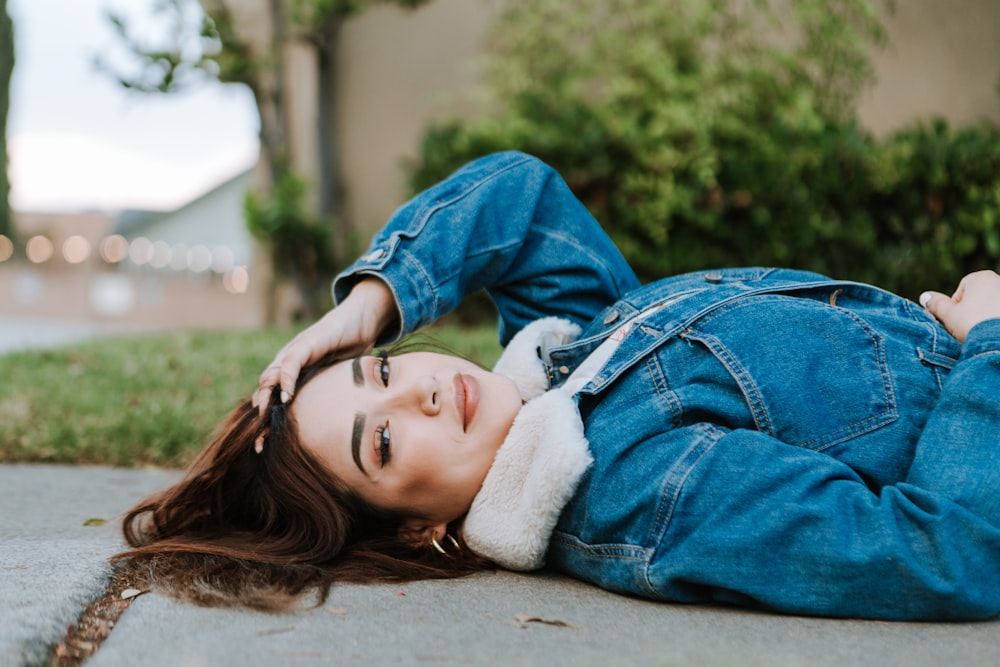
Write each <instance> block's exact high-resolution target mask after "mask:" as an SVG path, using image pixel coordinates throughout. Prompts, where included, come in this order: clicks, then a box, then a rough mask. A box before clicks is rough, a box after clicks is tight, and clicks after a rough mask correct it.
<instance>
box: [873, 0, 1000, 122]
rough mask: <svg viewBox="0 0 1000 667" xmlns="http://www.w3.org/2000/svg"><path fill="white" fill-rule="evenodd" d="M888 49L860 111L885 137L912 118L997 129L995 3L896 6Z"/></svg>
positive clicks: (998, 9) (998, 8) (912, 1)
mask: <svg viewBox="0 0 1000 667" xmlns="http://www.w3.org/2000/svg"><path fill="white" fill-rule="evenodd" d="M896 5H897V7H896V12H895V14H893V15H891V16H889V17H888V18H887V19H886V21H885V25H886V27H887V29H888V31H889V39H890V45H889V46H888V48H886V49H885V50H883V51H880V52H878V53H876V54H875V55H874V57H873V61H874V64H875V68H876V71H877V74H878V83H877V85H876V86H875V88H874V89H872V90H871V91H869V92H868V93H867V94H866V95H864V97H863V98H862V100H861V101H860V105H859V108H858V115H859V117H860V119H861V122H862V123H863V124H864V126H865V127H867V128H869V129H870V130H872V131H873V132H875V133H876V134H885V133H886V132H890V131H892V130H894V129H896V128H898V127H900V126H901V125H904V124H906V123H908V122H910V121H912V120H913V119H915V118H930V117H931V116H943V117H945V118H947V119H948V120H949V121H950V122H951V123H952V124H953V125H967V124H970V123H974V122H978V121H980V120H982V119H989V120H991V121H993V122H994V123H1000V94H998V93H997V83H998V80H1000V2H998V0H897V2H896Z"/></svg>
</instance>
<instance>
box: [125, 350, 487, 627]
mask: <svg viewBox="0 0 1000 667" xmlns="http://www.w3.org/2000/svg"><path fill="white" fill-rule="evenodd" d="M337 361H338V359H337V358H336V357H335V356H332V355H329V356H327V357H325V358H324V359H322V360H321V361H319V362H317V363H316V364H314V365H312V366H310V367H308V368H306V369H304V370H303V372H302V373H301V374H300V377H299V381H298V385H299V387H301V386H302V385H304V384H305V383H307V382H308V381H309V380H310V379H311V378H312V377H314V376H315V375H316V374H318V373H319V372H321V371H322V370H324V369H325V368H328V367H329V366H331V365H332V364H334V363H336V362H337ZM297 431H298V429H297V427H296V424H295V421H294V419H293V417H292V414H291V412H290V411H286V409H285V407H284V406H282V405H281V404H280V402H278V401H277V390H275V392H274V394H273V395H272V397H271V400H270V404H269V405H268V408H267V409H266V410H265V413H264V415H263V416H261V415H260V414H259V413H258V410H257V408H255V407H253V406H252V405H251V403H250V401H249V400H247V401H244V402H243V403H242V404H241V405H239V406H238V407H236V408H235V409H234V410H233V411H232V412H231V413H230V414H229V415H228V416H227V417H226V419H225V420H224V421H223V422H222V424H221V425H220V427H219V428H218V429H217V430H216V433H215V435H214V436H213V437H212V438H211V441H210V442H209V444H208V446H207V447H205V449H204V450H202V451H201V453H199V454H198V456H197V457H196V458H195V460H194V461H193V462H192V463H191V465H190V466H189V467H188V469H187V472H186V474H185V476H184V477H183V479H181V481H179V482H178V483H176V484H174V485H173V486H171V487H169V488H167V489H165V490H163V491H161V492H159V493H157V494H155V495H153V496H152V497H150V498H147V499H146V500H143V501H142V502H140V503H139V504H138V505H136V506H135V507H133V508H132V509H131V510H129V512H128V513H127V514H126V515H125V518H124V520H123V524H122V530H123V532H124V535H125V540H126V542H127V543H128V544H129V546H130V547H131V549H129V550H127V551H124V552H122V553H119V554H117V555H116V556H114V557H113V559H112V560H113V562H114V563H115V565H116V567H117V568H118V569H119V571H125V572H127V573H128V574H129V575H130V576H132V577H133V578H134V579H136V580H137V581H138V582H139V583H141V584H144V585H146V586H149V587H152V588H156V589H158V590H161V591H163V592H166V593H168V594H170V595H173V596H175V597H178V598H181V599H184V600H188V601H190V602H194V603H196V604H200V605H206V606H245V607H250V608H255V609H269V610H278V609H284V608H287V607H289V606H290V605H292V604H294V603H295V602H296V601H297V600H298V599H299V598H300V597H301V596H302V595H304V594H306V593H310V592H314V593H316V595H317V602H316V603H317V604H322V603H323V602H324V601H325V600H326V598H327V596H328V595H329V591H330V586H331V585H332V584H334V583H335V582H353V583H373V582H386V581H411V580H415V579H434V578H450V577H457V576H463V575H466V574H470V573H472V572H477V571H480V570H483V569H487V568H490V567H492V565H491V564H490V563H489V561H486V560H485V559H482V558H479V557H477V556H475V555H474V554H472V552H471V551H469V550H468V549H467V548H466V547H465V545H464V543H461V537H460V536H459V542H460V545H461V546H460V548H455V547H454V546H453V545H451V544H450V543H449V544H448V545H447V546H448V547H449V549H448V553H446V554H440V553H438V552H437V551H436V550H434V549H431V548H429V545H416V544H412V543H409V542H406V541H404V540H401V539H400V538H399V536H398V528H399V523H400V520H401V518H402V517H398V516H391V515H388V514H386V513H384V512H380V511H376V510H375V509H373V508H372V507H370V506H368V505H366V504H365V503H363V502H362V501H361V500H360V499H359V498H358V497H357V496H355V495H354V494H352V493H351V492H350V490H349V489H347V488H346V486H345V485H344V484H343V483H342V482H341V481H340V480H339V479H338V478H337V476H336V475H335V474H334V473H333V471H331V470H330V469H329V468H328V467H326V466H324V465H323V464H322V463H321V462H320V461H319V460H318V459H316V458H315V457H314V456H312V455H311V454H310V453H309V452H308V451H307V450H306V449H305V448H304V447H303V446H302V445H301V443H300V442H299V439H298V433H297ZM262 433H266V434H267V436H266V442H265V446H264V448H263V450H262V451H261V452H260V453H257V452H256V451H255V448H254V442H255V440H256V439H257V437H258V436H259V435H261V434H262ZM451 532H452V533H453V534H457V533H458V531H457V529H455V528H454V527H453V530H452V531H451Z"/></svg>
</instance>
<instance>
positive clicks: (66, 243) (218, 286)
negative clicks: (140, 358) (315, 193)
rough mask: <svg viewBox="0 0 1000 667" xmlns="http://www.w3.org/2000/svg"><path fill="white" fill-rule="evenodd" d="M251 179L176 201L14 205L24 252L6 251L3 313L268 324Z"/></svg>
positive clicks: (149, 323) (133, 323)
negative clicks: (32, 209) (138, 207)
mask: <svg viewBox="0 0 1000 667" xmlns="http://www.w3.org/2000/svg"><path fill="white" fill-rule="evenodd" d="M250 180H251V172H245V173H242V174H239V175H237V176H235V177H234V178H232V179H230V180H228V181H226V182H224V183H222V184H220V185H218V186H216V187H214V188H212V189H211V190H209V191H208V192H206V193H204V194H203V195H201V196H199V197H197V198H195V199H194V200H192V201H191V202H189V203H187V204H185V205H183V206H181V207H180V208H178V209H176V210H174V211H123V212H122V213H120V214H117V215H112V214H108V213H82V214H71V213H58V214H40V213H15V224H16V225H17V229H18V231H19V234H20V237H21V238H20V240H21V241H23V242H24V247H23V251H24V254H25V257H24V258H23V261H9V259H10V258H3V259H4V260H5V261H0V316H15V317H21V318H24V317H30V318H59V319H62V320H67V321H77V322H79V321H90V322H95V323H106V324H113V325H115V326H116V327H119V328H121V327H125V328H130V329H139V330H142V329H155V330H160V329H171V328H184V327H251V326H256V325H259V324H260V323H261V321H262V318H263V316H262V306H261V299H260V298H259V286H256V287H258V289H255V285H254V276H253V273H254V271H255V269H254V267H255V266H256V264H255V263H254V262H255V257H254V255H255V253H254V247H253V240H252V239H251V238H250V234H249V232H248V231H247V229H246V225H245V224H244V222H243V199H244V196H245V194H246V191H247V189H248V188H249V185H250ZM258 282H260V281H258Z"/></svg>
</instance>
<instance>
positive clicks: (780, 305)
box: [682, 295, 898, 451]
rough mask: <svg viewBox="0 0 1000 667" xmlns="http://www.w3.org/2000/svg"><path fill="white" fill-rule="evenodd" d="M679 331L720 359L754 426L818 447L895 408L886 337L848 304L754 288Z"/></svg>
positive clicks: (885, 418) (859, 430)
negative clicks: (760, 292)
mask: <svg viewBox="0 0 1000 667" xmlns="http://www.w3.org/2000/svg"><path fill="white" fill-rule="evenodd" d="M761 300H766V301H768V302H769V303H767V304H763V307H761V306H762V304H761V303H760V301H761ZM682 337H683V338H685V339H686V340H689V341H697V342H700V343H701V344H702V345H704V346H705V347H706V348H707V349H708V350H709V351H710V352H711V353H712V354H713V355H714V356H715V358H716V359H717V360H718V361H719V362H720V363H721V364H722V365H723V366H724V367H725V369H726V371H727V372H728V374H729V375H730V377H731V378H732V380H733V381H734V382H735V383H736V384H737V385H738V386H739V389H740V391H741V393H742V395H743V397H744V400H745V401H746V405H747V408H748V410H749V411H750V413H751V414H752V418H753V421H754V427H755V428H756V430H759V431H761V432H763V433H767V434H768V435H772V436H774V437H776V438H778V439H780V440H781V441H783V442H785V443H788V444H793V445H798V446H801V447H806V448H809V449H813V450H817V451H822V450H824V449H826V448H828V447H831V446H833V445H836V444H838V443H841V442H844V441H847V440H850V439H851V438H854V437H856V436H859V435H862V434H865V433H869V432H871V431H874V430H876V429H878V428H880V427H882V426H885V425H887V424H890V423H892V422H893V421H895V420H896V418H897V416H898V410H897V398H896V391H895V388H894V386H893V381H892V375H891V373H890V370H889V365H888V362H887V359H886V343H885V341H884V340H883V337H882V335H881V334H880V333H879V332H877V331H876V330H875V329H874V328H872V327H871V326H870V325H869V324H868V323H867V322H866V321H865V320H864V319H862V318H861V317H859V316H857V315H856V314H854V313H852V312H850V311H847V310H843V309H837V308H829V307H825V306H824V305H823V304H820V303H817V302H815V301H812V300H809V299H789V298H787V297H782V296H777V295H760V296H756V297H751V298H748V299H743V300H739V301H736V302H733V303H731V304H728V305H727V306H724V307H722V308H720V309H718V310H716V311H713V312H712V313H710V314H708V315H706V316H705V317H703V318H701V319H700V320H698V321H697V322H695V323H694V324H693V325H692V326H691V327H689V329H688V330H686V331H685V332H683V333H682Z"/></svg>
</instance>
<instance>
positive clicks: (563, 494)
mask: <svg viewBox="0 0 1000 667" xmlns="http://www.w3.org/2000/svg"><path fill="white" fill-rule="evenodd" d="M479 288H486V289H487V291H488V292H489V294H490V295H491V297H492V298H493V300H494V302H495V304H496V306H497V309H498V311H499V313H500V338H501V342H502V343H504V344H505V346H506V349H505V351H504V354H503V356H502V357H501V359H500V361H499V362H498V364H497V366H496V368H495V369H494V372H492V373H491V372H487V371H484V370H482V369H479V368H477V367H475V366H474V365H472V364H469V363H468V362H465V361H463V360H460V359H456V358H454V357H449V356H446V355H437V354H433V353H426V352H424V353H411V354H406V353H402V352H401V351H393V352H392V353H391V354H390V355H388V356H377V357H373V356H367V354H366V352H367V351H368V350H369V349H370V348H371V346H372V345H373V344H386V343H391V342H392V341H395V340H397V339H398V338H399V337H400V336H402V335H403V334H405V333H408V332H411V331H414V330H415V329H417V328H419V327H420V326H422V325H424V324H427V323H429V322H431V321H433V320H434V319H436V318H437V317H438V316H440V315H442V314H444V313H445V312H447V311H449V310H451V309H452V308H453V307H454V306H455V305H456V304H457V303H458V302H459V301H460V300H461V299H462V297H464V296H465V295H466V294H468V293H470V292H472V291H474V290H476V289H479ZM334 293H335V296H336V297H337V299H338V301H339V302H340V305H339V306H338V307H337V308H335V309H334V310H332V311H331V312H330V313H328V314H327V315H326V316H325V317H324V318H322V319H321V320H320V321H318V322H317V323H316V324H314V325H313V326H312V327H310V328H309V329H307V330H305V331H304V332H302V333H301V334H299V335H298V336H297V337H296V338H295V339H294V340H292V341H291V342H290V343H289V344H288V345H287V346H286V347H285V348H284V349H283V350H282V351H281V352H280V353H279V354H278V356H277V358H276V359H275V362H274V363H273V364H272V365H271V366H270V367H269V368H268V369H266V370H265V371H264V373H263V374H262V375H261V378H260V383H259V388H258V391H257V392H256V394H255V395H254V397H253V400H252V402H247V403H246V404H244V405H243V406H241V407H240V408H238V409H237V410H235V411H234V412H233V414H232V415H231V416H230V418H229V420H228V421H227V423H226V424H225V425H224V428H223V429H222V431H221V432H220V433H219V434H218V436H217V437H216V438H215V440H214V442H213V443H212V444H211V445H210V446H209V447H208V448H207V449H206V450H205V452H203V453H202V454H201V456H200V457H199V458H198V460H196V461H195V462H194V464H193V465H192V468H191V470H190V471H189V473H188V476H187V477H186V478H185V480H183V481H182V482H180V483H179V484H178V485H177V486H175V487H173V488H172V489H168V490H167V491H165V492H164V493H162V494H160V495H159V496H157V497H155V498H153V499H150V500H149V501H147V502H145V503H143V504H141V505H139V506H138V507H136V508H135V509H134V510H133V511H132V512H131V513H130V514H129V515H128V516H127V517H126V520H125V533H126V537H127V539H128V541H129V543H130V545H132V547H133V549H132V550H131V551H129V552H126V553H125V554H122V555H121V556H120V557H119V558H120V559H123V560H126V561H128V562H131V563H133V564H136V565H142V564H152V566H153V567H152V568H151V570H152V573H153V579H154V581H158V582H160V583H161V584H163V585H164V586H166V587H168V588H171V589H172V590H173V591H174V592H175V593H178V594H181V595H184V596H186V597H189V598H191V599H195V600H198V601H201V602H216V601H220V600H221V601H224V602H239V603H243V604H250V605H256V606H281V605H283V604H287V603H288V602H289V601H290V600H292V599H294V598H295V596H297V595H299V594H300V593H302V592H303V591H305V590H309V589H313V588H315V589H318V590H319V591H320V593H321V594H325V592H326V591H327V590H328V587H329V585H330V583H331V582H334V581H385V580H393V579H397V580H398V579H413V578H422V577H445V576H457V575H460V574H466V573H469V572H472V571H476V570H478V569H482V568H484V567H489V566H490V565H491V564H492V563H495V564H498V565H500V566H502V567H507V568H511V569H521V570H530V569H534V568H537V567H540V566H541V565H542V564H543V563H547V564H548V565H549V566H552V567H554V568H556V569H559V570H562V571H564V572H566V573H568V574H570V575H572V576H575V577H578V578H581V579H584V580H587V581H591V582H593V583H595V584H598V585H600V586H603V587H605V588H607V589H610V590H614V591H620V592H623V593H628V594H634V595H639V596H643V597H647V598H652V599H660V600H670V601H678V602H710V603H727V604H739V605H746V606H752V607H757V608H764V609H770V610H775V611H781V612H788V613H798V614H816V615H823V616H862V617H869V618H885V619H925V620H931V619H934V620H943V619H977V618H989V617H993V616H995V615H997V614H998V613H1000V447H997V437H996V433H997V429H998V426H1000V402H998V400H997V395H998V393H997V389H998V388H1000V354H998V352H1000V319H998V318H1000V276H997V275H996V274H993V273H986V272H981V273H977V274H973V275H971V276H968V277H967V278H966V279H965V280H963V282H962V285H961V286H960V287H959V290H958V291H957V292H956V293H955V294H954V295H953V296H952V297H948V296H945V295H943V294H939V293H927V294H925V296H924V297H922V299H921V300H922V302H924V305H925V306H926V307H927V308H928V309H929V310H930V312H933V313H935V314H936V315H937V316H938V317H939V318H940V319H941V320H942V322H943V323H944V325H945V326H946V327H947V328H948V329H949V330H950V331H951V334H952V335H949V333H948V332H947V331H946V330H945V328H943V327H942V326H941V325H940V324H938V323H937V322H936V321H935V319H934V317H932V316H931V315H930V314H929V313H928V312H926V311H925V310H924V309H921V308H920V307H919V306H917V305H916V304H913V303H911V302H909V301H906V300H904V299H902V298H900V297H897V296H894V295H892V294H888V293H886V292H883V291H881V290H878V289H876V288H873V287H869V286H865V285H859V284H856V283H850V282H843V281H834V280H830V279H828V278H825V277H823V276H819V275H816V274H811V273H805V272H800V271H789V270H774V269H755V268H754V269H738V270H723V271H717V272H708V273H702V274H697V275H685V276H678V277H675V278H669V279H665V280H662V281H658V282H656V283H652V284H650V285H646V286H640V285H639V283H638V281H637V279H636V278H635V275H634V274H633V272H632V271H631V269H630V268H629V267H628V264H627V263H626V262H625V260H624V259H623V258H622V257H621V255H620V253H619V252H618V251H617V249H616V248H615V247H614V245H613V244H612V243H611V242H610V240H609V239H608V238H607V237H606V236H605V235H604V233H603V232H602V231H601V229H600V227H599V226H598V224H597V223H596V222H595V221H594V220H593V219H592V218H591V216H590V215H589V214H588V213H587V211H586V210H585V209H584V207H583V206H582V205H581V204H580V203H579V202H578V201H577V200H576V199H575V198H574V197H573V196H572V194H571V193H570V192H569V190H568V188H567V187H566V185H565V183H564V182H563V181H562V179H561V178H559V176H558V175H557V174H555V172H553V171H552V170H551V169H550V168H548V167H547V166H545V165H544V164H542V163H540V162H539V161H538V160H535V159H533V158H531V157H529V156H526V155H523V154H520V153H502V154H498V155H493V156H489V157H486V158H483V159H481V160H478V161H476V162H473V163H471V164H470V165H467V166H466V167H465V168H463V169H462V170H460V171H458V172H456V173H455V174H454V175H452V176H451V177H450V178H449V179H447V180H446V181H444V182H443V183H441V184H439V185H437V186H435V187H434V188H431V189H430V190H428V191H426V192H424V193H422V194H421V195H419V196H417V197H416V198H415V199H413V200H412V201H411V202H409V203H408V204H407V205H406V206H404V207H402V208H401V209H400V210H399V211H397V212H396V213H395V214H394V215H393V217H392V219H391V220H390V221H389V223H388V224H387V226H386V228H385V229H383V230H382V231H381V232H380V233H379V234H378V235H377V236H376V237H375V239H374V240H373V242H372V246H371V248H370V249H369V251H368V252H367V253H366V254H365V255H364V256H363V257H361V258H360V259H359V260H358V261H357V262H356V263H355V264H354V265H353V266H352V267H350V268H349V269H348V270H347V271H345V272H344V273H343V274H342V275H340V276H339V277H338V278H337V280H336V281H335V283H334Z"/></svg>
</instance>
